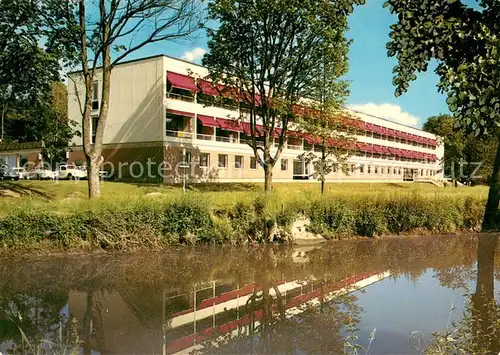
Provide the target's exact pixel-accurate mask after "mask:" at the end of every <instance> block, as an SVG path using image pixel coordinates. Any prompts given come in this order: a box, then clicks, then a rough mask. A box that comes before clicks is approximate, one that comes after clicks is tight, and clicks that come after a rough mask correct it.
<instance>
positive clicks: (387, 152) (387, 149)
mask: <svg viewBox="0 0 500 355" xmlns="http://www.w3.org/2000/svg"><path fill="white" fill-rule="evenodd" d="M382 152H384V153H385V154H392V153H391V151H390V150H389V148H388V147H385V146H382Z"/></svg>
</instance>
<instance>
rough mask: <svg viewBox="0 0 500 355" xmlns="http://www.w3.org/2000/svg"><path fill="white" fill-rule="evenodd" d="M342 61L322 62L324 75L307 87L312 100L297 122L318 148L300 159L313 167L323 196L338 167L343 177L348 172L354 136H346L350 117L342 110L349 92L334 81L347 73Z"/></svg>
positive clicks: (314, 175) (343, 81)
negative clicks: (328, 180) (318, 152)
mask: <svg viewBox="0 0 500 355" xmlns="http://www.w3.org/2000/svg"><path fill="white" fill-rule="evenodd" d="M346 50H347V47H346ZM346 54H347V53H346ZM341 58H342V57H338V59H340V61H339V62H338V63H328V64H327V63H326V62H324V63H323V75H321V76H320V77H317V78H315V79H314V81H313V83H312V86H310V87H309V90H310V93H309V95H310V97H311V98H312V99H313V100H312V101H311V102H310V103H309V105H308V107H307V109H306V110H304V112H302V114H301V115H300V116H299V117H298V119H297V126H298V127H299V129H300V130H301V131H303V132H305V134H308V135H309V136H310V137H311V138H310V139H312V140H313V141H314V144H315V146H317V147H319V148H320V155H317V154H316V153H315V152H307V153H304V154H301V155H300V156H299V158H300V159H303V160H305V161H306V162H307V163H312V164H313V167H314V172H313V174H312V176H313V177H314V178H316V179H317V180H319V181H320V182H321V193H322V194H323V193H324V191H325V181H326V177H327V176H328V175H329V174H330V173H332V172H334V171H335V170H336V169H337V168H338V167H340V168H341V170H342V171H343V172H344V174H347V173H348V170H349V167H348V165H346V164H345V163H346V162H347V159H348V158H349V148H350V147H351V144H352V142H353V137H352V136H350V135H349V125H350V121H352V119H353V117H351V116H350V115H349V114H348V112H347V111H346V110H344V109H343V108H342V105H343V104H344V103H345V98H346V97H347V95H348V93H349V90H348V83H347V82H346V81H345V80H338V79H337V78H338V77H339V76H340V75H342V73H345V71H346V70H347V68H346V67H347V63H346V62H345V61H343V60H342V59H341ZM332 64H333V65H332Z"/></svg>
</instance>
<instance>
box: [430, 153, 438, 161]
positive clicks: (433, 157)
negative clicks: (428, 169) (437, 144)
mask: <svg viewBox="0 0 500 355" xmlns="http://www.w3.org/2000/svg"><path fill="white" fill-rule="evenodd" d="M429 159H430V160H431V161H436V160H437V156H436V154H429Z"/></svg>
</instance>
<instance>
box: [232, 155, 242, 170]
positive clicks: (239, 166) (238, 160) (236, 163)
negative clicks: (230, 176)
mask: <svg viewBox="0 0 500 355" xmlns="http://www.w3.org/2000/svg"><path fill="white" fill-rule="evenodd" d="M234 168H235V169H243V156H241V155H235V156H234Z"/></svg>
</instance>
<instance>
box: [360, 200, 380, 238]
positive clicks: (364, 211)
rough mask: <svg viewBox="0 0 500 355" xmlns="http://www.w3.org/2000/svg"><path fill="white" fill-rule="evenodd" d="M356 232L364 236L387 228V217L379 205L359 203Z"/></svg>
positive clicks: (376, 233) (370, 235)
mask: <svg viewBox="0 0 500 355" xmlns="http://www.w3.org/2000/svg"><path fill="white" fill-rule="evenodd" d="M355 226H356V234H357V235H360V236H364V237H373V236H376V235H380V234H382V233H383V232H385V230H386V229H387V219H386V218H385V215H384V212H383V209H381V208H380V206H379V205H377V204H373V203H369V204H364V205H363V204H359V205H358V207H357V214H356V222H355Z"/></svg>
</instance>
